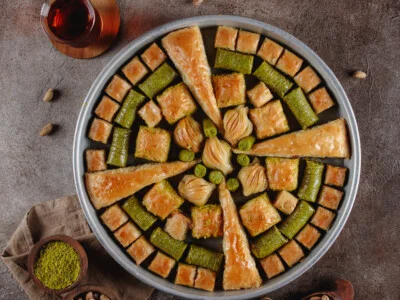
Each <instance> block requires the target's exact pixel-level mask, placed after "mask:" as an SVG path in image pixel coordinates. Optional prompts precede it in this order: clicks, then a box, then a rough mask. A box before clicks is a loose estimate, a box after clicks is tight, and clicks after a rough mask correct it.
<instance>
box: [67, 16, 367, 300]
mask: <svg viewBox="0 0 400 300" xmlns="http://www.w3.org/2000/svg"><path fill="white" fill-rule="evenodd" d="M194 25H198V26H200V27H201V28H205V27H211V26H218V25H226V26H233V27H237V28H242V29H246V30H249V31H253V32H258V33H261V34H262V35H264V36H268V37H270V38H272V39H274V40H276V41H278V42H280V43H281V44H283V45H286V46H287V47H289V48H291V49H292V50H293V51H295V52H297V53H298V54H300V55H301V56H302V57H303V58H304V59H305V60H307V61H308V62H309V64H310V65H311V66H313V68H314V69H316V71H317V72H318V73H319V74H320V76H321V77H322V78H323V80H324V81H325V84H326V86H327V87H328V88H329V90H330V91H331V93H332V94H333V96H334V97H335V100H336V102H337V103H338V108H337V111H336V113H335V115H336V116H337V115H339V116H340V117H343V118H345V119H346V121H347V125H348V132H349V141H350V146H351V152H352V155H351V159H349V160H344V162H343V161H342V160H339V161H336V163H339V164H344V166H346V167H347V168H349V170H350V172H349V178H348V182H347V185H346V187H345V189H344V190H345V197H344V199H343V202H342V204H341V207H340V209H339V211H338V214H337V217H336V219H335V221H334V224H333V226H332V227H331V229H330V230H329V231H328V232H327V233H326V234H325V235H324V236H323V238H322V240H321V241H320V242H319V243H318V244H317V246H316V247H315V248H314V249H313V250H312V251H311V252H310V253H309V255H308V256H306V257H305V258H304V260H303V261H302V262H301V263H299V264H297V265H296V266H295V267H293V268H291V269H289V270H288V271H286V272H285V273H283V274H282V275H280V276H277V277H276V278H274V279H271V280H268V281H266V282H264V283H263V284H262V286H261V287H259V288H257V289H249V290H238V291H216V292H206V291H202V290H197V289H193V288H188V287H183V286H179V285H175V284H173V283H172V282H170V281H167V280H165V279H163V278H161V277H158V276H156V275H154V274H152V273H151V272H150V271H147V270H146V269H144V268H142V267H140V266H137V265H136V264H135V263H134V262H133V261H132V260H131V259H130V258H129V257H128V256H127V254H126V253H124V251H123V250H122V249H121V248H120V247H119V246H118V245H117V243H116V242H115V241H114V240H113V238H112V237H111V236H110V235H109V233H108V232H107V231H106V229H105V228H104V226H103V225H102V223H101V221H100V220H99V218H98V216H97V214H96V210H95V209H94V208H93V206H92V204H91V202H90V200H89V197H88V194H87V192H86V189H85V182H84V173H85V164H84V151H85V149H86V148H87V147H88V146H89V140H88V138H87V137H86V135H87V128H88V124H89V121H90V120H91V117H92V115H93V111H94V106H95V104H96V103H97V101H98V99H99V97H100V96H101V94H102V90H103V89H104V87H105V85H106V84H107V82H108V81H109V79H110V78H111V77H112V76H113V75H114V74H115V73H116V72H117V71H118V70H119V69H120V68H121V67H122V66H123V65H124V64H125V63H126V62H127V61H128V60H129V59H130V58H131V57H133V56H134V55H135V53H136V52H138V51H139V50H141V49H142V48H143V47H144V46H146V45H147V44H150V43H151V42H153V41H155V40H158V39H160V38H161V37H162V36H164V35H165V34H167V33H168V32H170V31H173V30H176V29H180V28H183V27H187V26H194ZM323 121H324V120H323ZM360 167H361V145H360V137H359V133H358V128H357V123H356V119H355V117H354V113H353V110H352V108H351V105H350V102H349V100H348V98H347V96H346V94H345V92H344V90H343V87H342V86H341V84H340V83H339V81H338V79H337V78H336V76H335V75H334V74H333V72H332V71H331V69H330V68H329V67H328V66H327V65H326V64H325V63H324V62H323V61H322V59H321V58H320V57H319V56H318V55H317V54H316V53H314V52H313V51H312V50H311V49H310V48H309V47H308V46H306V45H305V44H303V43H302V42H301V41H299V40H298V39H296V38H295V37H293V36H292V35H290V34H288V33H286V32H285V31H283V30H281V29H279V28H276V27H274V26H271V25H268V24H265V23H263V22H260V21H256V20H253V19H249V18H244V17H237V16H227V15H226V16H225V15H210V16H200V17H192V18H187V19H182V20H178V21H174V22H171V23H168V24H164V25H161V26H159V27H157V28H155V29H153V30H151V31H149V32H147V33H145V34H143V35H142V36H140V37H139V38H137V39H135V40H134V41H132V42H131V43H130V44H129V45H127V46H126V47H125V48H124V49H122V50H121V51H120V52H119V53H118V54H117V55H116V56H115V57H114V58H113V59H112V60H111V61H110V62H109V63H108V64H107V66H106V67H105V68H104V69H103V70H102V71H101V73H100V74H99V76H98V77H97V78H96V80H95V81H94V83H93V85H92V87H91V88H90V90H89V92H88V94H87V96H86V99H85V101H84V103H83V106H82V109H81V112H80V114H79V117H78V122H77V125H76V130H75V137H74V145H73V171H74V180H75V185H76V189H77V193H78V196H79V199H80V204H81V206H82V208H83V210H84V212H85V215H86V219H87V220H88V222H89V225H90V227H91V228H92V230H93V232H94V234H95V235H96V237H97V239H98V240H99V241H100V243H101V244H102V245H103V247H104V248H105V249H106V250H107V251H108V253H109V254H110V255H111V256H112V257H113V258H114V259H115V260H116V261H117V262H118V263H119V264H120V265H121V266H122V267H123V268H125V269H126V270H127V271H128V272H130V273H131V274H132V275H134V276H135V277H137V278H139V279H140V280H141V281H143V282H144V283H146V284H148V285H151V286H153V287H155V288H157V289H159V290H162V291H164V292H167V293H171V294H174V295H177V296H181V297H186V298H191V299H199V298H203V299H248V298H253V297H259V296H262V295H264V294H267V293H270V292H272V291H274V290H277V289H279V288H281V287H283V286H285V285H287V284H289V283H290V282H292V281H293V280H295V279H296V278H298V277H299V276H301V275H302V274H303V273H304V272H306V271H307V270H308V269H310V268H311V267H312V266H313V265H314V264H315V263H316V262H317V261H318V260H319V259H320V258H321V257H322V256H323V255H324V254H325V253H326V252H327V251H328V249H329V247H331V245H332V244H333V242H334V241H335V240H336V238H337V237H338V235H339V233H340V231H341V230H342V228H343V226H344V224H345V223H346V220H347V218H348V216H349V214H350V211H351V209H352V206H353V203H354V200H355V197H356V193H357V189H358V183H359V178H360ZM104 267H105V268H107V266H104Z"/></svg>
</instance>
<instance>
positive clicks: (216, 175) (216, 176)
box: [208, 171, 224, 184]
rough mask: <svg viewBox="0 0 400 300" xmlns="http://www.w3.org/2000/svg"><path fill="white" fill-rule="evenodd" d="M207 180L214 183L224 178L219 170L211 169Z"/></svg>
mask: <svg viewBox="0 0 400 300" xmlns="http://www.w3.org/2000/svg"><path fill="white" fill-rule="evenodd" d="M208 180H209V181H210V182H211V183H214V184H220V183H222V181H223V180H224V174H222V172H221V171H211V172H210V174H209V175H208Z"/></svg>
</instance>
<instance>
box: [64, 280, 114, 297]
mask: <svg viewBox="0 0 400 300" xmlns="http://www.w3.org/2000/svg"><path fill="white" fill-rule="evenodd" d="M88 292H97V293H100V294H103V295H105V296H107V297H108V298H110V299H111V300H118V298H117V297H116V296H115V294H114V293H113V292H112V291H111V290H110V289H108V288H106V287H104V286H101V285H93V284H89V285H81V286H78V287H77V288H76V289H75V290H73V291H72V292H71V293H69V294H68V295H66V296H65V297H64V298H63V299H64V300H73V299H74V298H75V297H77V296H79V295H80V294H82V293H88ZM83 299H85V298H83Z"/></svg>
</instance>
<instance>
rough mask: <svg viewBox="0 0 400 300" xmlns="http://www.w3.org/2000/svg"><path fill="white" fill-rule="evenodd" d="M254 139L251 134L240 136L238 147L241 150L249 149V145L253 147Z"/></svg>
mask: <svg viewBox="0 0 400 300" xmlns="http://www.w3.org/2000/svg"><path fill="white" fill-rule="evenodd" d="M255 141H256V138H255V137H254V136H252V135H250V136H248V137H245V138H242V139H241V140H240V141H239V144H238V147H239V149H240V150H242V151H247V150H250V149H251V147H253V144H254V142H255Z"/></svg>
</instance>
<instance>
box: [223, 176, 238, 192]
mask: <svg viewBox="0 0 400 300" xmlns="http://www.w3.org/2000/svg"><path fill="white" fill-rule="evenodd" d="M226 186H227V188H228V190H229V191H231V192H236V191H237V190H238V189H239V186H240V183H239V180H237V179H236V178H229V179H228V180H227V182H226Z"/></svg>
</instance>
